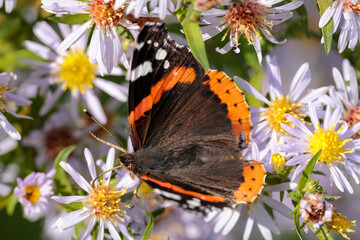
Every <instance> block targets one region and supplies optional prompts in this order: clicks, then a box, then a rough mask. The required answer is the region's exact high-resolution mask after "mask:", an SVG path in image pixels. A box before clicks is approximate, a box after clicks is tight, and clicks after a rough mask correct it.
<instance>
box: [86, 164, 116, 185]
mask: <svg viewBox="0 0 360 240" xmlns="http://www.w3.org/2000/svg"><path fill="white" fill-rule="evenodd" d="M121 167H123V166H122V165H119V166H116V167H113V168H111V169H108V170H106V171H105V172H102V173H100V174H99V175H97V176H96V178H95V179H94V180H92V181H91V182H90V185H91V187H93V188H94V183H95V182H96V180H98V179H99V177H101V176H102V175H104V174H105V173H107V172H110V171H113V170H115V169H118V168H121Z"/></svg>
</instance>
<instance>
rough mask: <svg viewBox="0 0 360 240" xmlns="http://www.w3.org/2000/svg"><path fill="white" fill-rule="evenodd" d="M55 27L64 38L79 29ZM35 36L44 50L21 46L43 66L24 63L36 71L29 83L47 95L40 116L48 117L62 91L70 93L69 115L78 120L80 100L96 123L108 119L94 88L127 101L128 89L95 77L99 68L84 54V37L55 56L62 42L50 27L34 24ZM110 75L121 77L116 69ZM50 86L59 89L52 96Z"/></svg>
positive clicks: (28, 44)
mask: <svg viewBox="0 0 360 240" xmlns="http://www.w3.org/2000/svg"><path fill="white" fill-rule="evenodd" d="M58 26H59V28H60V31H61V33H62V35H63V36H64V37H67V36H69V35H70V34H71V32H72V31H73V30H75V29H79V26H78V25H76V26H72V27H70V26H68V25H65V24H59V25H58ZM34 33H35V35H36V36H37V37H38V38H39V39H40V40H41V41H42V42H43V43H44V45H45V46H44V45H42V44H39V43H36V42H32V41H28V40H27V41H25V42H24V46H25V47H26V48H27V49H28V50H30V51H32V52H34V53H35V54H36V55H38V56H39V57H41V58H43V59H45V60H46V62H35V61H29V60H25V61H26V62H27V63H29V64H30V65H32V66H34V67H37V68H38V69H37V70H36V71H34V72H33V73H32V75H31V76H30V79H29V80H28V82H29V83H33V84H36V85H38V86H40V87H41V88H42V92H43V93H44V94H46V96H45V98H46V100H45V104H44V105H43V106H42V108H41V110H40V115H41V116H42V115H45V114H46V113H48V112H49V111H50V109H51V108H52V107H53V105H54V104H55V103H56V102H57V101H58V100H59V98H60V97H61V96H62V95H63V93H64V92H65V90H70V91H71V104H70V105H71V113H72V115H73V118H74V119H76V118H77V115H76V114H77V111H78V104H79V101H80V100H82V101H84V102H85V104H86V107H87V108H88V110H89V112H91V113H92V114H93V115H94V117H95V118H96V119H97V120H99V122H101V123H103V124H104V123H106V122H107V118H106V116H105V112H104V110H103V107H102V105H101V103H100V100H99V99H98V97H97V95H96V92H95V91H94V86H96V87H97V88H99V89H101V90H103V91H104V92H106V93H107V94H109V95H110V96H112V97H114V98H115V99H117V100H119V101H122V102H125V101H127V87H125V86H122V85H119V84H116V83H114V82H112V81H108V80H105V79H104V78H102V77H98V76H97V72H98V70H99V69H98V67H99V65H97V64H96V63H95V62H94V61H92V60H91V59H89V57H88V54H87V52H86V43H87V36H86V35H83V36H80V37H79V38H78V41H77V42H76V43H75V44H74V45H72V46H71V47H70V49H69V50H68V51H66V52H63V53H62V54H58V53H57V52H56V51H55V50H56V48H57V47H58V46H59V45H60V43H61V38H60V37H59V35H58V34H57V33H56V32H55V31H54V29H53V28H52V27H50V25H49V24H47V23H46V22H39V23H37V24H36V25H35V27H34ZM112 74H113V75H123V74H124V73H123V72H122V71H121V70H120V69H115V70H114V71H113V72H112ZM53 84H57V85H59V87H58V88H57V89H56V90H55V92H51V91H48V89H49V86H50V85H53Z"/></svg>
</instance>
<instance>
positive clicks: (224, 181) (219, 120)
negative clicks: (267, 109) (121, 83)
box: [120, 23, 265, 213]
mask: <svg viewBox="0 0 360 240" xmlns="http://www.w3.org/2000/svg"><path fill="white" fill-rule="evenodd" d="M129 124H130V136H131V141H132V145H133V147H134V150H135V152H134V153H133V154H125V155H123V156H121V157H120V161H121V162H122V163H123V164H124V165H125V166H126V167H127V168H128V169H129V170H130V171H132V172H133V173H135V174H137V175H138V176H139V177H140V178H141V179H142V180H144V181H145V182H146V183H147V184H149V185H150V186H151V187H152V188H154V189H155V192H157V193H159V194H160V195H161V196H162V197H164V198H165V199H170V200H173V201H175V202H178V203H179V205H180V206H181V207H183V208H185V209H190V210H195V211H197V212H201V213H206V212H208V211H209V209H211V208H224V207H234V206H235V205H236V204H238V203H243V202H252V201H253V200H254V199H255V198H256V197H257V196H258V195H259V193H260V191H261V190H262V188H263V186H264V178H265V170H264V167H263V165H262V164H261V163H259V162H256V161H244V160H243V159H242V156H241V153H242V149H243V148H245V147H246V145H247V144H248V143H249V140H250V132H251V128H252V126H251V123H250V111H249V107H248V105H247V104H246V102H245V99H244V94H243V93H242V92H241V91H240V90H239V89H238V88H237V86H236V85H235V83H234V81H233V80H231V79H230V78H229V77H227V76H226V75H225V74H224V73H223V72H220V71H216V70H209V71H207V72H205V70H204V69H203V67H202V66H201V65H200V64H199V62H197V61H196V60H195V58H194V57H193V55H192V54H191V52H190V49H188V48H187V47H185V46H182V45H179V44H177V43H176V42H175V41H173V40H172V39H170V37H169V34H168V32H167V29H166V27H165V24H160V23H148V24H146V25H145V26H144V28H143V30H142V31H141V32H140V34H139V36H138V39H137V43H136V45H135V50H134V55H133V61H132V68H131V81H130V87H129Z"/></svg>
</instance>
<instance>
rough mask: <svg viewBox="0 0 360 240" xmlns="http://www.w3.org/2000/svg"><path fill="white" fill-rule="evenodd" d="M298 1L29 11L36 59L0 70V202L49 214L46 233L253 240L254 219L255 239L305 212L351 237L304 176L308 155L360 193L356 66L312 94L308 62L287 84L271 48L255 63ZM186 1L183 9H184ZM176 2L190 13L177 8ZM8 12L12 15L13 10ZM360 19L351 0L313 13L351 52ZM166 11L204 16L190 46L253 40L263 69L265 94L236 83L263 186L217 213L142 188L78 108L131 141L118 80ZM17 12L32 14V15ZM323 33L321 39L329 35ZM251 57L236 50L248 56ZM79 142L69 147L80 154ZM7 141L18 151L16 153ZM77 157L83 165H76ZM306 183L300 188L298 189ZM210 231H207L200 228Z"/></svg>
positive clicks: (77, 4) (73, 2)
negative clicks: (243, 96)
mask: <svg viewBox="0 0 360 240" xmlns="http://www.w3.org/2000/svg"><path fill="white" fill-rule="evenodd" d="M303 2H304V1H303V0H294V1H286V2H285V1H283V0H239V1H230V0H193V1H181V0H65V1H64V0H61V1H60V0H42V1H41V8H42V9H43V10H45V11H46V12H48V13H51V14H53V15H52V16H51V20H53V21H54V22H51V23H50V21H43V17H44V16H45V15H44V16H43V15H41V14H40V15H39V16H40V17H38V16H35V18H38V19H41V21H40V20H39V21H38V22H37V23H36V24H31V25H33V28H32V31H33V35H34V36H33V38H32V39H31V40H25V41H23V43H22V45H23V47H25V48H26V49H27V51H28V52H31V54H32V55H31V56H32V57H30V58H29V59H21V62H22V64H23V63H25V64H27V65H28V66H30V67H31V70H32V71H31V74H28V75H27V76H26V77H25V79H24V81H23V79H19V80H21V81H20V83H17V82H19V80H17V75H16V74H15V73H11V72H3V73H0V157H1V156H2V155H5V154H7V153H9V152H10V153H14V155H11V158H13V159H15V160H14V162H10V163H9V161H4V162H0V196H4V198H3V199H5V200H4V202H5V201H8V202H11V198H7V196H14V197H15V198H17V199H18V202H19V203H20V204H21V205H22V206H23V210H24V215H25V217H26V218H28V219H29V220H31V221H34V220H37V219H39V218H45V219H46V220H45V225H46V226H50V227H49V229H47V230H46V232H47V233H46V234H47V235H48V236H47V237H48V238H54V239H55V238H57V237H58V239H69V238H78V239H90V238H95V237H96V238H97V239H124V238H125V239H138V238H140V237H142V238H150V239H156V238H166V237H167V236H170V237H171V238H174V239H224V238H225V236H226V237H229V238H230V236H229V235H230V234H229V233H231V232H232V231H233V232H235V234H236V235H239V236H240V235H241V236H242V238H243V239H250V238H251V237H254V233H253V232H255V231H256V229H255V227H256V228H257V229H258V230H259V232H260V234H261V236H262V237H263V238H264V239H269V240H270V239H272V234H277V235H279V234H280V233H281V221H284V220H281V219H282V217H285V218H286V219H288V218H289V219H291V218H293V216H295V217H294V219H295V220H296V219H299V218H300V217H301V219H302V222H303V224H302V225H301V226H302V227H303V226H306V227H305V231H306V232H307V231H308V230H309V228H310V229H311V230H313V231H314V232H315V233H318V232H319V231H320V230H323V229H325V231H331V232H334V233H337V234H341V235H342V236H343V237H345V238H348V236H347V233H351V232H353V230H352V229H351V228H352V227H354V226H355V221H349V220H346V217H345V216H344V215H342V214H341V213H340V212H339V211H338V210H337V209H336V208H335V207H334V205H335V204H332V203H331V201H333V200H336V199H337V198H338V197H336V196H334V197H333V196H328V195H327V193H326V192H325V191H324V190H323V189H322V188H321V187H320V183H319V182H318V181H309V180H306V181H305V180H304V178H305V177H304V176H305V175H306V174H304V173H309V172H308V171H307V170H308V166H309V164H311V163H312V162H313V159H314V157H315V156H317V158H316V159H315V160H316V162H315V170H316V171H317V172H321V174H323V175H326V176H328V177H324V179H325V180H326V181H327V182H328V185H329V186H327V188H328V189H327V190H328V192H330V193H331V192H335V191H340V192H345V191H346V192H348V193H350V194H353V193H355V190H354V183H356V184H359V182H360V181H359V174H360V160H359V159H360V151H359V150H360V140H359V137H360V123H359V122H360V106H359V94H358V81H357V75H356V74H357V73H356V71H355V69H354V68H353V67H352V66H351V65H350V62H349V61H347V60H344V61H343V69H342V72H341V71H340V70H339V69H337V68H333V79H334V83H335V86H324V87H320V88H317V89H309V88H308V86H309V84H310V82H311V81H316V80H314V79H313V80H312V77H311V72H310V68H311V66H309V64H307V63H304V64H303V65H301V66H300V67H299V69H298V71H297V72H296V73H295V74H294V77H293V79H292V81H291V84H290V87H289V89H284V87H283V86H282V85H283V83H284V82H285V81H287V82H290V80H289V79H286V80H285V81H284V80H282V79H281V77H280V69H279V66H278V64H277V60H276V58H275V57H270V56H267V57H266V61H265V64H263V57H262V56H263V52H267V51H269V49H270V47H269V44H268V43H267V42H270V43H272V44H283V43H285V42H286V39H285V34H283V33H284V32H285V31H283V29H281V27H282V26H284V24H285V23H288V24H292V23H293V22H295V21H297V20H298V17H299V16H298V15H296V16H294V15H295V14H294V12H295V11H298V13H301V10H300V9H301V8H300V7H303V6H302V5H303ZM3 5H4V9H3V11H5V12H6V13H10V12H12V11H13V9H14V7H15V5H16V0H0V8H1V7H3ZM189 6H191V9H187V7H189ZM20 7H21V6H19V8H20ZM184 9H185V10H186V11H188V12H189V13H194V12H196V13H197V14H198V15H196V14H194V15H190V14H189V15H190V17H189V16H188V15H186V14H185V15H184ZM186 11H185V12H186ZM14 12H15V13H14ZM14 12H13V13H12V14H18V13H17V9H15V10H14ZM18 12H19V13H23V12H25V11H24V10H21V11H20V10H19V11H18ZM181 14H183V15H181ZM359 14H360V3H358V1H356V0H335V1H333V3H332V5H330V6H328V7H327V8H326V9H325V10H324V12H323V14H322V16H321V18H320V21H319V24H318V25H319V27H320V28H324V29H325V28H326V27H327V26H329V24H333V26H332V31H333V32H332V33H336V32H337V30H338V29H339V28H340V34H339V38H338V40H337V45H338V50H339V52H340V53H342V52H343V51H345V49H346V48H349V49H350V50H353V51H356V50H355V49H356V47H357V44H358V42H359V41H360V40H359V38H360V18H359ZM171 15H173V16H177V17H178V19H179V20H180V21H182V19H187V21H188V22H190V21H195V20H198V21H199V30H200V32H201V34H200V35H199V36H198V38H199V39H197V40H196V41H200V40H201V38H202V40H201V41H206V42H210V39H211V38H213V37H215V36H217V35H220V36H221V41H222V42H225V43H224V44H221V43H220V45H219V47H217V48H216V51H217V52H218V53H220V54H227V53H228V52H230V50H232V49H234V52H235V53H240V48H243V47H244V48H246V46H241V45H245V44H246V45H250V46H251V45H252V46H253V47H254V49H255V53H256V57H255V59H256V58H257V60H258V62H259V63H260V64H263V65H266V67H267V71H268V74H267V76H268V85H267V86H268V88H267V89H266V90H264V89H263V90H264V91H259V90H258V89H256V88H255V87H253V86H252V85H251V84H250V83H249V81H247V80H244V79H242V78H240V77H235V80H236V82H237V83H238V84H239V85H240V86H241V87H242V88H243V89H245V91H246V92H247V93H249V94H250V95H252V99H253V101H254V99H257V100H258V101H257V105H256V106H250V109H251V120H252V123H253V127H254V128H253V131H252V141H251V144H250V146H249V147H248V148H247V149H245V150H244V159H246V160H256V161H259V162H262V163H263V164H264V166H265V168H266V170H267V172H268V177H267V180H266V186H265V188H264V189H263V191H262V193H261V195H259V196H258V198H257V199H256V200H255V201H254V202H253V203H250V204H247V205H245V204H243V205H240V206H238V207H237V208H236V209H235V210H224V211H219V210H215V211H213V212H211V213H210V214H209V215H208V216H206V217H205V219H202V218H199V217H197V216H195V215H192V214H188V213H186V212H184V211H182V210H179V209H177V208H173V207H172V205H171V204H169V203H167V202H163V201H162V199H160V198H159V196H158V195H157V194H156V193H155V192H154V191H153V190H152V189H151V188H150V187H149V186H147V185H145V184H142V185H139V181H138V180H137V179H136V177H134V176H133V175H131V174H129V173H128V172H127V171H125V170H118V169H113V167H114V165H116V164H115V163H114V160H115V150H114V149H113V148H111V149H110V150H109V149H108V148H107V147H106V146H104V145H102V144H99V143H95V141H93V140H89V138H88V129H90V130H91V131H92V132H94V133H96V135H97V136H99V135H100V134H101V132H100V131H99V126H98V125H97V124H95V123H93V122H91V121H89V120H87V119H85V118H83V117H82V116H81V114H80V111H79V110H81V109H82V108H84V107H85V108H87V109H88V111H89V112H91V113H92V115H93V116H94V117H95V118H96V119H97V120H98V121H99V122H100V123H102V124H106V127H108V128H114V129H115V132H116V135H117V136H120V137H121V140H122V141H123V142H125V141H126V139H127V137H128V126H127V119H126V117H125V116H116V115H115V114H114V112H126V111H124V106H125V108H126V104H124V102H126V101H127V91H128V89H127V82H126V80H128V78H129V74H128V72H129V69H130V61H131V55H132V51H133V49H134V40H135V39H136V38H137V36H138V34H139V31H140V29H141V27H142V26H143V24H144V23H145V22H147V21H163V20H165V19H167V21H168V22H169V23H171V24H174V19H173V18H171V17H170V16H171ZM179 16H180V17H179ZM26 19H28V20H26V21H30V20H29V19H31V16H30V15H29V16H27V18H26ZM181 23H182V24H183V26H184V25H186V24H184V22H181ZM185 23H186V21H185ZM194 32H195V30H194ZM220 33H221V34H220ZM332 33H331V34H332ZM2 34H3V33H2ZM328 34H329V33H328ZM335 36H336V35H335ZM181 38H182V37H181ZM181 38H179V39H180V40H181ZM277 39H281V41H278V40H277ZM188 40H189V41H190V40H191V38H190V39H188ZM193 40H194V39H193ZM321 41H322V42H323V43H324V42H325V44H326V41H328V38H323V39H322V40H321ZM1 43H2V42H1ZM189 45H190V46H191V44H189ZM264 45H265V46H266V47H265V48H263V46H264ZM270 46H272V45H270ZM5 47H6V45H4V48H5ZM199 49H200V48H199ZM192 50H193V51H196V50H198V49H192ZM251 51H252V50H251ZM251 51H247V49H245V52H246V53H250V52H251ZM194 55H195V54H194ZM26 56H27V55H26ZM287 57H289V58H290V57H291V56H287ZM25 58H26V57H25ZM225 64H226V63H225ZM22 78H23V75H22ZM114 79H115V80H114ZM119 79H121V80H119ZM16 80H17V81H16ZM263 83H265V82H263ZM261 92H263V93H264V94H262V93H261ZM104 93H105V94H104ZM28 99H31V100H34V101H35V102H36V105H35V106H33V105H31V101H30V100H28ZM39 99H41V100H39ZM104 99H106V101H105V102H104V101H103V100H104ZM255 101H256V100H255ZM260 105H261V107H258V106H260ZM29 106H30V107H29ZM125 114H126V113H123V115H125ZM28 116H32V117H33V118H34V119H33V120H30V119H32V118H31V117H28ZM23 118H24V119H28V120H26V121H22V122H21V124H18V123H16V124H13V123H12V121H14V120H13V119H23ZM30 121H33V123H34V126H35V127H33V128H32V129H29V128H28V127H27V126H29V122H30ZM18 122H19V121H18ZM115 122H116V126H114V123H115ZM21 136H23V138H22V140H21ZM101 137H102V138H106V137H104V136H101ZM19 140H21V142H20V146H19ZM74 145H76V146H78V148H77V149H76V150H73V149H74V148H73V147H72V146H74ZM86 146H87V147H89V148H90V146H91V151H92V152H94V153H95V154H96V156H99V157H100V156H104V155H106V156H107V157H106V161H105V162H104V161H103V160H102V159H98V160H97V161H95V160H94V158H93V155H92V154H91V152H90V150H89V149H88V148H86ZM16 147H18V148H17V149H20V150H18V151H16V150H15V151H12V150H14V149H16ZM84 147H85V150H84V151H83V149H84ZM128 148H129V149H130V148H131V146H129V147H128ZM320 150H321V153H320V154H319V155H317V154H318V153H319V151H320ZM30 151H32V152H36V154H33V155H34V156H33V157H26V158H31V164H28V163H27V164H24V162H21V161H17V160H16V159H17V158H19V157H18V156H19V155H26V156H30V154H28V152H30ZM82 154H84V155H85V161H82V160H81V159H83V158H82ZM13 156H15V157H13ZM11 161H13V160H11ZM85 162H86V164H84V163H85ZM25 165H26V166H25ZM29 165H31V166H29ZM30 169H31V170H30ZM84 169H85V170H84ZM41 171H42V172H41ZM45 172H46V173H45ZM67 174H68V175H70V176H71V178H72V180H69V179H68V175H67ZM17 176H23V179H21V178H20V177H18V178H16V177H17ZM15 179H16V180H15ZM86 179H87V180H86ZM15 181H16V183H15ZM305 183H306V184H305ZM15 185H16V187H15V188H14V187H13V186H15ZM302 185H305V187H304V188H302V189H300V187H299V186H302ZM11 189H13V195H10V194H11ZM286 196H287V198H285V197H286ZM138 197H139V198H140V200H139V203H138V199H137V198H138ZM290 198H291V200H292V202H291V201H289V200H290ZM9 199H10V200H9ZM1 201H3V200H2V199H1ZM55 202H56V203H55ZM59 203H60V204H59ZM0 205H4V204H2V202H1V204H0ZM9 205H11V204H9ZM144 211H145V212H146V213H147V214H148V216H149V217H148V216H147V215H146V214H145V213H144ZM291 213H292V214H293V216H292V215H291ZM154 217H156V224H155V226H153V225H154V219H153V218H154ZM203 220H205V221H203ZM296 221H297V220H296ZM296 221H295V222H296ZM296 227H297V228H298V227H299V226H296ZM152 228H153V233H152V235H150V230H151V229H152ZM212 228H213V232H212V231H209V229H212ZM238 229H240V230H241V234H239V233H238V232H239V230H238ZM53 230H56V231H53ZM69 230H70V232H69ZM298 230H300V229H298ZM236 231H238V232H236ZM44 232H45V231H44ZM58 232H63V233H62V234H64V235H62V234H60V235H57V234H59V233H58ZM319 238H321V237H319Z"/></svg>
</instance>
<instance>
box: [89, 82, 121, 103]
mask: <svg viewBox="0 0 360 240" xmlns="http://www.w3.org/2000/svg"><path fill="white" fill-rule="evenodd" d="M94 85H95V86H96V87H98V88H100V89H101V90H103V91H104V92H106V93H107V94H109V95H110V96H112V97H113V98H116V99H117V100H119V101H121V102H126V101H127V98H128V97H127V94H128V88H127V87H124V86H121V85H118V84H116V83H114V82H111V81H108V80H105V79H102V78H95V79H94Z"/></svg>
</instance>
